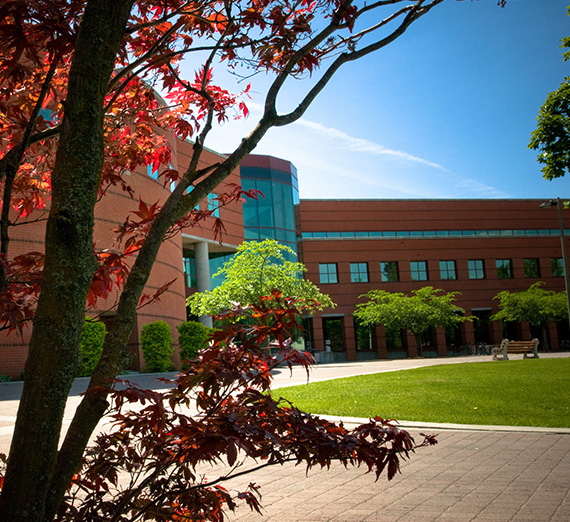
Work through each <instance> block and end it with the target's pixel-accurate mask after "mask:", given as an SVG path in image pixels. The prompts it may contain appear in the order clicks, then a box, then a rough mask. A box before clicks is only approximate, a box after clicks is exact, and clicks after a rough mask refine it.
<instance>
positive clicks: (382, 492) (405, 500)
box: [226, 430, 570, 522]
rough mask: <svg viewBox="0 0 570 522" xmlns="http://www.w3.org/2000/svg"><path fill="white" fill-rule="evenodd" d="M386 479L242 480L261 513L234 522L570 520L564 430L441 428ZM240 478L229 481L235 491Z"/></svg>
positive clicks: (243, 514) (284, 470)
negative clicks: (257, 491) (255, 494)
mask: <svg viewBox="0 0 570 522" xmlns="http://www.w3.org/2000/svg"><path fill="white" fill-rule="evenodd" d="M438 439H439V444H438V445H437V446H433V447H429V448H423V449H420V450H418V452H417V453H416V454H415V455H413V456H412V458H411V460H410V461H408V462H407V463H405V464H404V465H403V466H402V473H401V474H400V475H398V476H396V477H395V478H394V479H393V480H392V481H391V482H388V481H387V479H386V478H384V477H382V478H380V480H379V481H378V482H374V476H373V475H366V474H364V470H362V469H348V470H346V469H344V468H343V467H342V466H341V465H335V466H333V467H332V468H331V469H330V470H329V471H326V470H323V471H321V470H314V471H311V472H309V475H308V476H306V474H305V470H304V468H300V467H295V466H293V465H286V466H283V467H273V468H270V469H264V470H263V471H261V472H258V473H257V474H256V475H249V476H244V477H242V478H241V485H246V484H248V483H249V482H255V483H256V484H258V485H259V486H261V494H262V496H263V497H262V503H263V506H264V510H263V514H264V516H263V517H261V516H259V515H258V514H257V513H252V512H250V510H249V508H247V507H245V506H242V507H240V508H239V509H238V511H237V512H236V513H235V514H234V515H231V516H230V520H231V521H233V522H238V521H239V522H250V521H256V522H325V521H327V522H360V521H362V522H364V521H367V522H395V521H406V522H416V521H417V522H426V521H461V522H463V521H470V520H477V521H481V522H482V521H489V522H491V521H496V522H504V521H509V520H514V521H528V522H531V521H532V522H542V521H557V522H568V521H569V520H570V435H568V434H554V433H513V432H507V433H505V432H466V431H457V430H453V431H444V432H441V433H440V434H439V437H438ZM237 485H238V482H237V481H236V482H234V483H232V482H229V483H227V484H226V487H228V488H232V489H233V488H234V487H236V486H237Z"/></svg>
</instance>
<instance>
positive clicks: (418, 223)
mask: <svg viewBox="0 0 570 522" xmlns="http://www.w3.org/2000/svg"><path fill="white" fill-rule="evenodd" d="M542 202H543V200H533V199H528V200H359V201H355V200H301V202H300V205H299V208H298V214H297V217H298V227H299V229H298V230H299V236H300V240H299V252H300V257H301V259H302V261H303V263H304V264H305V266H306V267H307V269H308V272H307V277H308V278H309V279H311V281H313V282H314V283H316V284H317V285H318V286H319V287H320V289H321V291H323V292H325V293H327V294H329V295H330V296H331V298H332V299H333V301H334V302H335V303H337V307H336V308H335V309H332V310H325V311H324V312H323V313H321V314H318V315H317V316H315V317H314V318H313V319H307V320H306V324H307V326H308V330H309V331H310V332H311V333H310V335H309V337H310V341H311V344H312V348H313V349H315V350H316V351H321V350H324V349H325V341H329V342H330V345H331V348H332V352H333V353H335V352H336V356H335V358H336V359H337V360H342V359H344V358H348V359H349V360H354V359H357V358H362V359H365V358H372V357H379V358H385V357H402V356H415V355H417V354H416V351H415V341H414V339H413V337H412V336H411V335H410V334H406V333H405V332H404V333H403V335H402V338H401V339H400V338H399V336H397V337H398V338H387V337H386V335H385V333H384V331H383V329H382V328H375V329H374V331H373V332H372V335H367V334H366V332H361V334H360V335H359V334H358V332H356V333H355V329H356V330H358V329H359V327H358V325H355V322H354V319H353V316H352V313H353V312H354V310H355V305H356V303H358V302H363V301H364V300H363V299H359V296H360V295H362V294H364V293H366V292H368V291H369V290H372V289H384V290H387V291H391V292H404V293H409V292H410V291H411V290H414V289H418V288H421V287H423V286H427V285H430V286H433V287H435V288H441V289H443V290H445V291H459V292H461V295H460V296H458V298H457V304H458V305H459V306H461V307H462V308H464V309H465V310H466V312H467V313H468V314H469V315H474V316H476V317H477V318H478V320H477V321H475V322H474V323H469V322H466V323H464V324H463V325H462V326H461V328H460V329H459V331H456V332H447V335H446V333H445V332H444V331H443V330H441V329H440V330H438V331H435V332H433V335H432V336H431V338H430V339H427V341H428V343H429V344H430V345H431V348H428V349H427V351H428V353H429V352H430V351H431V352H432V355H436V354H438V355H446V354H447V353H448V351H449V350H451V349H453V350H455V349H456V347H457V346H458V345H465V344H468V343H473V342H486V343H490V344H497V343H499V342H500V340H501V339H502V338H503V335H505V334H508V335H509V336H510V337H511V338H515V337H516V338H519V339H525V338H529V336H530V335H531V332H530V328H529V325H528V324H520V325H517V326H516V329H517V330H516V331H509V332H503V331H502V325H501V324H499V323H497V322H492V321H489V316H490V315H491V314H492V313H494V312H496V311H498V304H497V301H495V300H493V297H494V296H495V295H496V294H497V293H498V292H500V291H501V290H509V291H520V290H525V289H527V288H528V287H529V286H530V285H531V284H532V283H534V282H536V281H544V283H545V288H546V289H551V290H556V291H561V290H564V277H563V271H564V270H563V263H562V254H561V242H560V228H559V222H558V215H557V211H556V208H539V205H540V204H541V203H542ZM532 334H533V335H536V332H532ZM548 334H549V345H550V346H551V347H553V348H557V347H558V346H559V341H560V340H561V339H568V338H569V332H568V323H567V322H564V323H561V324H559V325H556V324H554V323H552V324H551V326H550V329H549V332H548ZM327 344H328V343H327ZM424 353H425V352H424Z"/></svg>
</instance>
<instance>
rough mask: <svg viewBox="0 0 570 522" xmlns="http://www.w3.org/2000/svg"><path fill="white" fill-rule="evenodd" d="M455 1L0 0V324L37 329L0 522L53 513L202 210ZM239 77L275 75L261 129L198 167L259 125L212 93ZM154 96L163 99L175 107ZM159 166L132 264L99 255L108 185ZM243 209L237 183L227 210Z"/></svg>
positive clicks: (122, 256)
mask: <svg viewBox="0 0 570 522" xmlns="http://www.w3.org/2000/svg"><path fill="white" fill-rule="evenodd" d="M441 1H442V0H431V1H426V0H412V1H408V2H403V1H402V0H377V1H375V2H374V1H373V2H371V3H366V2H356V1H352V0H315V1H307V0H241V1H240V0H238V1H227V0H224V1H222V0H198V1H187V0H26V1H22V0H4V1H3V2H1V3H0V20H1V22H0V182H1V183H2V188H3V192H2V193H3V199H2V213H1V216H0V258H1V263H0V307H1V308H0V321H1V324H2V325H3V326H4V327H5V328H8V329H15V330H18V329H20V328H22V327H24V325H25V324H29V323H31V322H33V330H32V336H31V341H30V346H29V357H28V361H27V364H26V370H25V382H24V390H23V394H22V398H21V402H20V410H19V413H18V420H17V422H16V426H15V431H14V436H13V442H12V447H11V450H10V455H9V458H8V461H7V469H6V473H5V476H4V481H3V489H2V494H1V496H0V520H2V521H3V520H10V521H23V520H30V521H31V520H33V521H34V522H37V521H43V520H46V521H47V520H52V519H53V517H54V516H55V513H56V512H57V510H58V507H59V506H60V505H61V502H62V499H63V498H64V496H65V491H66V490H67V489H68V487H69V484H70V483H71V482H72V479H73V476H74V474H75V473H76V471H77V469H78V467H79V466H80V463H81V461H82V459H83V454H84V451H85V448H86V446H87V444H88V440H89V437H90V436H91V434H92V433H93V430H94V429H95V427H96V425H97V423H98V422H99V420H100V419H101V417H102V416H103V414H104V412H105V410H106V409H107V405H108V402H107V398H108V394H109V393H111V389H112V388H111V386H112V385H111V384H110V383H111V382H112V379H113V378H114V377H115V376H116V375H118V374H119V373H120V371H121V370H122V369H123V368H124V365H125V363H126V344H127V340H128V337H129V334H130V332H131V330H132V327H133V324H134V321H135V316H136V310H137V307H138V306H139V305H140V302H141V299H143V298H148V297H149V296H144V288H145V285H146V282H147V280H148V277H149V273H150V270H151V268H152V265H153V263H154V260H155V258H156V255H157V252H158V249H159V247H160V245H161V243H162V241H163V239H164V238H165V237H168V235H169V234H173V233H176V231H177V230H180V228H181V227H186V226H191V225H192V224H194V223H196V222H197V221H200V220H202V219H204V217H205V216H206V214H204V213H200V212H195V211H194V210H193V209H194V208H195V206H196V204H197V203H198V202H200V201H201V200H202V199H204V198H205V197H206V196H207V194H209V193H210V192H211V191H212V190H213V189H214V188H215V187H217V186H218V185H219V184H220V183H221V182H222V181H223V180H224V179H225V178H226V177H227V176H228V175H229V174H230V173H231V172H232V171H233V170H234V169H235V168H236V167H237V166H238V165H239V163H240V162H241V160H242V159H243V158H244V157H245V156H246V155H247V154H249V153H250V152H251V151H252V150H253V149H254V148H255V146H256V145H257V144H258V143H259V141H260V139H261V138H262V137H263V136H264V135H265V134H266V133H267V132H268V130H269V129H271V128H272V127H275V126H283V125H287V124H290V123H292V122H294V121H295V120H297V119H298V118H300V117H301V116H302V115H303V113H304V112H305V111H306V109H307V107H308V106H309V105H310V103H311V102H312V101H313V100H314V99H315V97H316V96H317V95H318V94H319V93H320V92H321V91H322V89H323V88H324V87H325V86H326V85H327V83H328V82H329V80H330V79H331V77H332V76H333V75H334V73H335V72H336V71H337V70H338V69H339V68H340V67H341V66H342V65H344V64H346V63H349V62H351V61H354V60H357V59H360V58H363V57H365V56H367V55H368V54H370V53H373V52H375V51H378V50H380V49H382V48H383V47H385V46H386V45H388V44H390V43H392V42H393V41H394V40H396V39H397V38H398V37H399V36H401V35H402V34H403V33H404V32H405V31H406V30H407V29H408V27H410V25H411V24H412V23H413V22H415V21H416V20H417V19H419V18H420V17H421V16H423V15H424V14H426V13H428V12H429V11H430V10H431V9H432V8H433V7H435V6H436V5H437V4H439V3H441ZM181 60H185V61H186V62H192V63H193V64H194V65H195V71H196V72H195V75H194V78H192V79H187V78H184V77H183V76H182V75H181V73H180V62H181ZM238 63H246V64H247V65H248V66H249V67H250V68H251V69H252V70H253V71H260V70H261V71H269V72H270V73H271V74H273V75H274V80H273V83H272V84H271V86H270V87H269V89H268V92H267V95H266V99H265V105H264V112H263V115H262V116H261V118H260V119H259V121H258V122H257V125H256V126H255V128H254V130H253V131H252V132H251V133H250V134H249V135H248V136H245V137H244V139H243V140H242V141H241V143H240V144H239V146H238V147H237V148H236V149H235V150H234V151H233V152H232V153H231V154H229V155H228V156H227V158H226V159H225V160H223V161H220V162H219V163H217V164H215V165H210V166H208V167H200V163H199V160H200V158H201V155H202V153H203V150H204V143H205V140H206V137H207V136H208V134H209V132H210V130H211V129H212V126H213V125H215V124H216V123H218V122H223V121H225V120H227V119H228V118H229V114H230V112H229V111H230V109H231V110H232V111H233V110H236V111H237V112H238V114H242V115H244V114H246V113H247V109H246V106H245V105H244V103H243V98H242V96H244V95H245V96H247V89H245V91H244V92H243V93H240V94H241V96H240V94H232V93H230V92H229V91H228V90H226V89H224V88H222V87H220V86H218V85H216V84H215V83H214V80H213V78H214V77H213V74H212V71H213V69H214V66H216V65H218V66H220V65H221V66H222V67H234V66H235V65H236V64H238ZM295 79H304V80H307V82H306V83H307V85H308V87H307V91H306V93H305V95H304V96H303V97H302V98H301V101H300V102H299V103H298V105H297V106H296V107H295V108H294V109H293V110H291V111H290V112H288V113H284V114H280V113H279V112H278V111H277V108H276V104H277V100H278V97H279V95H280V94H281V92H282V91H283V90H284V89H286V88H287V86H288V85H289V82H291V81H294V80H295ZM155 89H159V90H161V91H165V92H166V93H167V95H166V96H165V98H164V101H163V100H161V99H160V98H159V97H158V96H157V95H156V90H155ZM167 132H170V133H173V134H174V135H175V136H177V137H179V138H182V139H185V138H191V139H192V140H193V152H192V157H191V158H190V161H189V163H188V166H187V168H186V170H185V171H184V172H177V171H176V170H174V169H171V168H169V167H168V161H169V158H170V154H171V151H170V149H169V145H168V140H167V139H166V138H165V133H167ZM146 165H151V168H152V169H153V170H156V169H157V168H158V169H162V170H161V172H160V175H161V176H162V179H163V180H164V183H166V184H172V186H173V190H172V192H171V194H170V196H169V197H168V199H167V200H166V201H165V202H164V203H163V204H162V205H154V204H153V202H145V201H142V200H141V201H140V204H139V208H138V211H137V212H135V213H134V214H132V215H131V216H129V217H128V218H126V220H125V222H124V225H123V226H122V227H121V230H120V231H119V233H120V234H121V237H122V239H123V244H124V246H125V249H124V251H123V252H120V253H117V252H109V251H103V252H94V249H93V222H94V212H95V208H96V205H97V202H98V201H99V199H100V198H101V197H102V196H103V195H104V193H105V191H106V189H107V188H108V187H109V186H111V185H113V186H117V187H120V188H122V189H123V190H125V191H126V192H127V193H130V194H132V195H133V196H135V197H136V194H134V188H133V187H131V186H130V185H129V183H128V181H127V178H126V177H125V176H124V174H125V173H126V172H128V171H131V170H134V169H137V168H140V167H143V166H146ZM190 187H193V190H191V191H189V190H188V189H189V188H190ZM243 195H244V194H243V192H242V191H241V189H240V188H239V187H236V189H235V190H234V191H233V192H232V193H229V194H223V195H221V196H220V199H219V203H220V204H229V203H231V202H232V201H234V200H236V199H239V198H241V197H243ZM250 195H252V196H255V194H254V193H252V194H250ZM38 219H42V220H45V222H46V236H45V245H44V251H43V252H35V253H30V254H28V255H27V256H22V257H19V258H15V259H13V258H11V256H10V250H9V242H10V235H11V233H12V231H15V230H16V227H15V226H14V225H16V224H20V223H22V222H24V221H30V220H38ZM217 227H218V228H219V229H221V227H222V224H221V223H217ZM14 233H16V232H14ZM135 254H136V255H135ZM113 285H118V286H119V287H120V291H121V293H120V298H119V301H118V304H117V308H116V315H115V318H114V321H113V323H112V325H110V329H109V332H108V334H107V336H106V339H105V346H104V348H103V354H102V356H101V359H100V361H99V364H98V365H97V367H96V369H95V370H94V372H93V375H92V378H91V384H90V390H91V391H90V393H88V394H86V395H85V397H84V398H83V401H82V403H81V405H80V406H79V408H78V410H77V412H76V414H75V417H74V419H73V422H72V424H71V426H70V427H69V429H68V431H67V434H66V436H65V437H64V439H63V441H62V443H61V445H60V434H61V424H62V417H63V411H64V407H65V403H66V399H67V394H68V391H69V389H70V387H71V383H72V381H73V378H74V377H75V374H76V369H77V366H78V363H79V351H78V345H79V336H80V332H81V328H82V325H83V321H84V316H85V310H86V303H91V304H92V303H94V302H95V300H96V299H98V298H105V297H106V296H107V295H108V293H109V291H110V289H111V288H112V287H113ZM151 297H152V296H151ZM203 363H204V364H205V362H204V361H203ZM209 364H213V363H209ZM256 397H257V396H256ZM255 400H256V401H261V402H260V403H263V401H262V399H261V397H257V398H256V399H255ZM264 407H265V406H264ZM268 408H269V407H268ZM277 419H278V417H276V420H277Z"/></svg>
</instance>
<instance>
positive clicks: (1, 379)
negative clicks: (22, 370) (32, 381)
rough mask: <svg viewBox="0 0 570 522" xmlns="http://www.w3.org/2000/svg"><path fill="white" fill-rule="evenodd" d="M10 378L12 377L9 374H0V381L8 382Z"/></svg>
mask: <svg viewBox="0 0 570 522" xmlns="http://www.w3.org/2000/svg"><path fill="white" fill-rule="evenodd" d="M11 380H12V377H10V376H9V375H0V382H10V381H11Z"/></svg>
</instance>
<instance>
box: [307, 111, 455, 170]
mask: <svg viewBox="0 0 570 522" xmlns="http://www.w3.org/2000/svg"><path fill="white" fill-rule="evenodd" d="M296 124H297V125H301V126H303V127H306V128H309V129H311V130H313V131H315V132H318V133H319V134H322V135H324V136H327V137H328V138H333V139H336V140H338V141H341V142H343V143H344V146H345V147H346V148H347V150H351V151H354V152H367V153H369V154H373V155H375V156H390V157H392V158H394V159H397V160H402V161H411V162H415V163H421V164H422V165H427V166H428V167H433V168H434V169H439V170H442V171H444V172H449V171H448V170H447V169H446V168H445V167H443V166H442V165H440V164H439V163H434V162H433V161H429V160H426V159H423V158H418V157H417V156H414V155H413V154H409V153H407V152H403V151H401V150H393V149H387V148H385V147H383V146H382V145H379V144H378V143H374V142H372V141H369V140H365V139H362V138H355V137H353V136H350V135H349V134H347V133H346V132H343V131H341V130H338V129H335V128H332V127H325V126H324V125H322V124H320V123H317V122H314V121H310V120H306V119H301V120H299V121H297V123H296Z"/></svg>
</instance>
